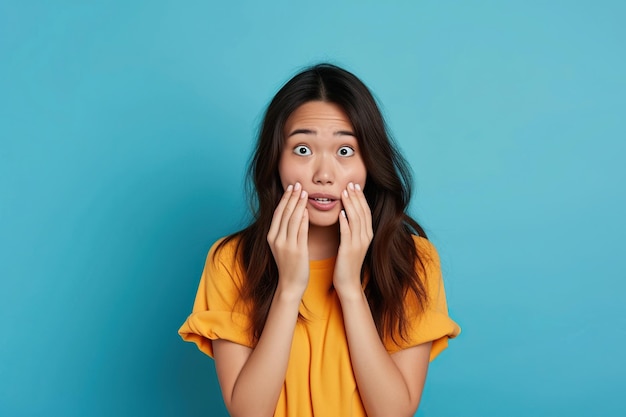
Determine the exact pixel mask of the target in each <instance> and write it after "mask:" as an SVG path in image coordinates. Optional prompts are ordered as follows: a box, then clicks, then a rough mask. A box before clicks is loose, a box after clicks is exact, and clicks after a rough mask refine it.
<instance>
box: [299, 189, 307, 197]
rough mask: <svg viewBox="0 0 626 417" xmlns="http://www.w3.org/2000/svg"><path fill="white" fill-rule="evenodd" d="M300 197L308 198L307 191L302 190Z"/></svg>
mask: <svg viewBox="0 0 626 417" xmlns="http://www.w3.org/2000/svg"><path fill="white" fill-rule="evenodd" d="M300 198H306V191H304V190H302V194H300Z"/></svg>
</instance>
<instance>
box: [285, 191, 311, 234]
mask: <svg viewBox="0 0 626 417" xmlns="http://www.w3.org/2000/svg"><path fill="white" fill-rule="evenodd" d="M307 197H308V194H307V192H306V191H304V190H302V192H301V193H300V196H299V199H298V201H297V203H296V207H295V208H294V210H293V213H292V214H291V218H290V219H289V222H288V223H287V230H286V233H287V234H286V236H287V240H289V241H291V242H293V244H294V245H295V244H297V242H298V233H299V232H300V225H301V224H302V216H303V215H304V212H305V210H306V205H307V203H308V199H307Z"/></svg>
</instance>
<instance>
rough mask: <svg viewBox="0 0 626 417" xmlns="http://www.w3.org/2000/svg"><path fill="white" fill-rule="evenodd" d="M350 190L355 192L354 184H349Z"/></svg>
mask: <svg viewBox="0 0 626 417" xmlns="http://www.w3.org/2000/svg"><path fill="white" fill-rule="evenodd" d="M348 188H349V189H351V190H354V184H352V183H351V182H349V183H348Z"/></svg>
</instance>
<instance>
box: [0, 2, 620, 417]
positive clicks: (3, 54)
mask: <svg viewBox="0 0 626 417" xmlns="http://www.w3.org/2000/svg"><path fill="white" fill-rule="evenodd" d="M625 13H626V7H625V6H624V3H623V2H617V1H599V2H591V1H577V2H566V1H550V2H545V1H526V2H500V1H465V2H461V1H443V2H434V1H418V2H412V1H402V2H394V3H393V4H387V5H382V3H381V4H378V3H377V2H356V1H353V2H343V3H338V2H331V1H327V0H324V1H318V2H308V3H302V4H300V3H298V4H295V3H294V2H287V1H273V2H253V1H245V2H219V3H218V2H201V1H189V2H174V1H166V0H157V1H145V0H143V1H125V2H122V1H113V2H105V3H102V4H100V3H97V4H96V3H93V4H88V2H78V1H69V0H65V1H57V2H54V3H49V4H48V3H45V2H18V1H6V0H4V1H1V2H0V187H1V188H0V192H1V194H0V313H1V315H0V325H1V327H0V329H1V330H2V336H1V337H0V352H1V354H2V360H1V361H0V415H2V416H56V415H59V416H111V415H116V416H207V415H208V416H225V415H226V413H225V409H224V407H223V405H222V400H221V396H220V392H219V387H218V384H217V381H216V378H215V374H214V368H213V363H212V361H211V360H210V359H209V358H208V357H206V356H204V355H202V354H201V353H200V352H198V351H197V350H196V348H195V347H194V346H193V345H190V344H185V343H183V342H182V341H181V340H180V338H179V337H178V335H177V333H176V332H177V329H178V327H179V326H180V324H181V323H182V322H183V320H184V319H185V317H186V315H187V314H188V313H189V312H190V310H191V306H192V302H193V297H194V294H195V290H196V286H197V283H198V279H199V275H200V272H201V270H202V266H203V262H204V257H205V255H206V252H207V250H208V248H209V247H210V245H211V244H212V243H213V241H214V240H215V239H217V238H218V237H220V236H222V235H224V234H226V233H229V232H232V231H234V230H236V229H237V228H238V227H240V226H242V225H243V224H244V222H245V219H246V210H247V209H246V207H247V206H246V201H245V198H244V194H243V175H244V170H245V166H246V162H247V160H248V157H249V155H250V151H251V148H252V143H253V141H254V136H255V132H256V129H257V126H258V122H259V121H260V118H261V115H262V111H263V109H264V106H265V105H266V104H267V102H268V100H269V99H270V98H271V96H272V95H273V94H274V93H275V92H276V91H277V89H278V88H279V87H280V85H281V84H282V83H283V82H284V81H286V80H287V79H288V78H289V77H290V76H291V75H293V74H294V73H295V72H296V71H297V70H298V69H300V68H301V67H302V66H304V65H307V64H311V63H315V62H318V61H322V60H329V61H331V62H334V63H336V64H339V65H342V66H345V67H346V68H347V69H349V70H351V71H353V72H354V73H356V74H357V75H358V76H360V77H361V78H362V79H363V80H364V81H365V82H366V84H368V85H369V86H370V87H371V88H372V90H373V91H374V93H375V94H376V96H377V97H378V98H379V99H380V101H381V103H382V107H383V110H384V113H385V115H386V117H387V120H388V122H389V126H390V128H391V131H392V132H393V135H394V137H395V138H396V139H397V141H398V143H399V144H400V146H401V148H402V149H403V151H404V153H405V154H406V156H407V158H408V160H409V161H410V163H411V165H412V167H413V169H414V172H415V175H416V191H417V192H416V198H415V200H414V202H413V204H412V210H413V214H414V215H415V216H416V217H417V218H418V219H419V220H420V221H421V222H422V223H423V224H424V225H425V226H426V229H427V232H429V234H430V236H431V239H432V240H433V242H434V243H435V244H436V246H437V247H438V249H439V252H440V255H441V258H442V263H443V269H444V274H445V280H446V285H447V292H448V302H449V306H450V312H451V315H452V316H453V317H454V319H456V320H457V321H458V322H459V324H460V325H461V326H462V327H463V333H462V334H461V336H460V337H459V338H458V339H456V340H453V341H451V343H450V347H449V349H448V350H447V351H445V352H444V353H443V354H442V355H441V356H439V358H437V360H436V361H435V362H433V364H432V365H431V369H430V372H429V377H428V382H427V386H426V389H425V393H424V397H423V400H422V404H421V406H420V410H419V411H418V413H417V415H418V416H477V417H490V416H493V417H495V416H498V417H499V416H511V417H514V416H531V415H532V416H537V417H544V416H545V417H547V416H554V415H567V416H590V415H602V416H623V415H626V407H625V406H624V404H623V402H622V401H621V396H622V391H623V388H624V386H625V385H624V384H625V380H624V374H625V372H626V366H625V360H624V355H623V354H622V353H621V350H622V349H623V347H624V344H625V342H626V308H625V307H624V303H623V293H624V291H625V290H626V284H625V280H626V267H625V265H624V262H623V259H624V250H625V249H626V247H625V245H624V238H623V236H625V235H626V224H625V221H624V219H623V215H624V212H625V208H626V207H625V206H626V204H625V203H626V201H625V198H626V196H625V194H626V193H625V192H624V185H623V183H624V180H626V175H625V174H626V170H625V168H624V163H623V161H622V159H623V157H624V153H625V152H626V141H625V140H624V139H625V135H624V133H625V132H624V130H625V129H624V115H625V114H626V104H625V97H626V81H625V80H626V78H625V77H624V74H626V57H625V55H624V51H623V49H624V48H623V47H624V43H625V41H626V31H625V29H624V25H623V16H624V15H625Z"/></svg>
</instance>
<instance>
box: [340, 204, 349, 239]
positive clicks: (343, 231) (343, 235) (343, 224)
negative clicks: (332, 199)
mask: <svg viewBox="0 0 626 417" xmlns="http://www.w3.org/2000/svg"><path fill="white" fill-rule="evenodd" d="M339 238H340V241H339V244H341V242H349V241H350V225H349V224H348V218H347V217H346V211H345V210H341V212H340V213H339Z"/></svg>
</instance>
